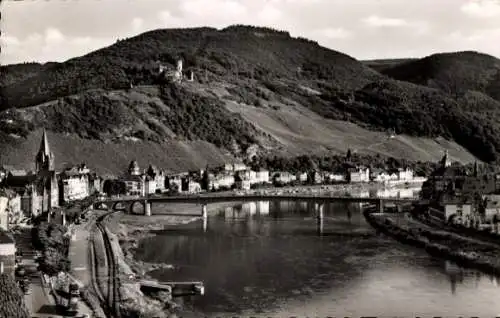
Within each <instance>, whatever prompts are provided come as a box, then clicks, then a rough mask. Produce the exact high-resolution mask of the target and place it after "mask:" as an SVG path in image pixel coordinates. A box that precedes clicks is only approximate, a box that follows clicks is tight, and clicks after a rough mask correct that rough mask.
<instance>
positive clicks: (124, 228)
mask: <svg viewBox="0 0 500 318" xmlns="http://www.w3.org/2000/svg"><path fill="white" fill-rule="evenodd" d="M418 185H421V183H409V186H407V185H405V184H397V185H386V184H382V183H375V182H371V183H354V184H335V185H311V186H300V187H282V188H267V189H253V190H250V191H263V190H264V191H284V190H285V191H286V190H289V189H293V190H294V191H300V192H309V191H312V192H314V191H315V190H320V191H325V190H326V191H328V192H345V191H348V192H355V191H360V190H361V191H370V190H379V189H405V188H416V187H417V186H418ZM240 203H241V202H226V203H211V204H209V205H208V206H207V212H208V215H209V216H210V215H213V214H214V213H215V212H217V211H218V210H220V209H222V208H225V207H232V206H235V205H238V204H240ZM199 209H200V207H199V206H198V205H196V204H182V203H177V204H168V205H165V206H164V207H163V208H162V212H163V213H157V214H154V215H152V216H149V217H144V216H143V215H131V214H123V213H121V212H119V213H114V214H113V215H112V216H110V218H109V220H108V221H107V222H106V228H107V229H109V231H110V232H111V236H113V237H114V239H113V241H114V243H115V244H113V245H114V247H113V250H115V249H116V251H115V253H116V254H117V257H118V259H119V264H120V272H121V273H123V274H124V275H126V276H130V275H133V276H134V277H136V278H138V279H148V280H154V278H152V277H151V276H149V275H148V273H149V272H151V271H153V270H157V269H173V265H172V264H165V263H152V262H145V261H142V260H139V259H136V258H135V251H134V250H135V249H136V248H137V247H138V244H139V242H140V241H141V240H144V239H146V238H148V237H153V236H155V235H156V234H154V233H153V231H155V230H163V229H164V228H165V226H176V225H183V224H188V223H191V222H194V221H197V220H199V219H200V217H197V216H194V217H193V216H189V214H193V213H197V212H199ZM172 212H175V213H177V214H178V213H181V214H187V216H180V215H176V216H171V215H168V214H169V213H172ZM132 285H133V284H130V283H125V282H121V281H120V290H121V293H122V295H124V296H122V299H124V301H122V304H121V307H122V308H123V307H127V306H128V307H132V308H133V310H135V311H138V310H140V311H141V312H142V313H143V314H148V313H150V314H152V316H151V317H167V316H168V314H170V312H171V311H175V310H176V309H178V308H179V307H180V306H179V305H177V304H176V303H175V302H173V301H172V300H171V299H170V298H169V297H166V296H165V295H160V297H150V296H146V295H144V294H143V293H142V292H141V291H140V288H139V286H138V284H135V286H132ZM127 295H128V296H127ZM137 298H140V300H137ZM131 299H135V300H134V303H132V300H131ZM162 303H163V305H162Z"/></svg>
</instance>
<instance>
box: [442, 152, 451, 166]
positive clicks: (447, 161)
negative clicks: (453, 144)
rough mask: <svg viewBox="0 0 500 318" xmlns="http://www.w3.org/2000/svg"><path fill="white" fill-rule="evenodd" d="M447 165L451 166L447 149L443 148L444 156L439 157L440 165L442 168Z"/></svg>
mask: <svg viewBox="0 0 500 318" xmlns="http://www.w3.org/2000/svg"><path fill="white" fill-rule="evenodd" d="M449 166H451V162H450V160H449V159H448V150H445V151H444V156H443V158H442V159H441V167H442V168H446V167H449Z"/></svg>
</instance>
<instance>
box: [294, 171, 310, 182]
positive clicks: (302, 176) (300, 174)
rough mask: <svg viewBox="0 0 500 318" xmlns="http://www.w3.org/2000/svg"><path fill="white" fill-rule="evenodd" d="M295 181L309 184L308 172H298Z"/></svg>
mask: <svg viewBox="0 0 500 318" xmlns="http://www.w3.org/2000/svg"><path fill="white" fill-rule="evenodd" d="M295 180H298V181H300V182H307V172H298V173H297V174H296V175H295Z"/></svg>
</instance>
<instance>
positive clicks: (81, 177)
mask: <svg viewBox="0 0 500 318" xmlns="http://www.w3.org/2000/svg"><path fill="white" fill-rule="evenodd" d="M89 174H90V170H89V169H88V168H87V166H86V165H85V164H81V165H77V166H73V167H71V168H67V169H65V170H64V171H63V172H62V173H61V174H60V175H59V178H60V180H61V181H60V182H61V185H62V191H63V201H64V202H70V201H74V200H81V199H83V198H86V197H88V196H89V189H90V178H89Z"/></svg>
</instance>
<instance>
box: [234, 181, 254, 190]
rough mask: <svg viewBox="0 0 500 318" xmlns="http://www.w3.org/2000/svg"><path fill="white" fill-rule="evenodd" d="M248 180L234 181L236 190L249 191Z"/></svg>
mask: <svg viewBox="0 0 500 318" xmlns="http://www.w3.org/2000/svg"><path fill="white" fill-rule="evenodd" d="M250 186H251V184H250V180H248V179H241V180H238V181H236V188H237V189H240V190H250Z"/></svg>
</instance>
